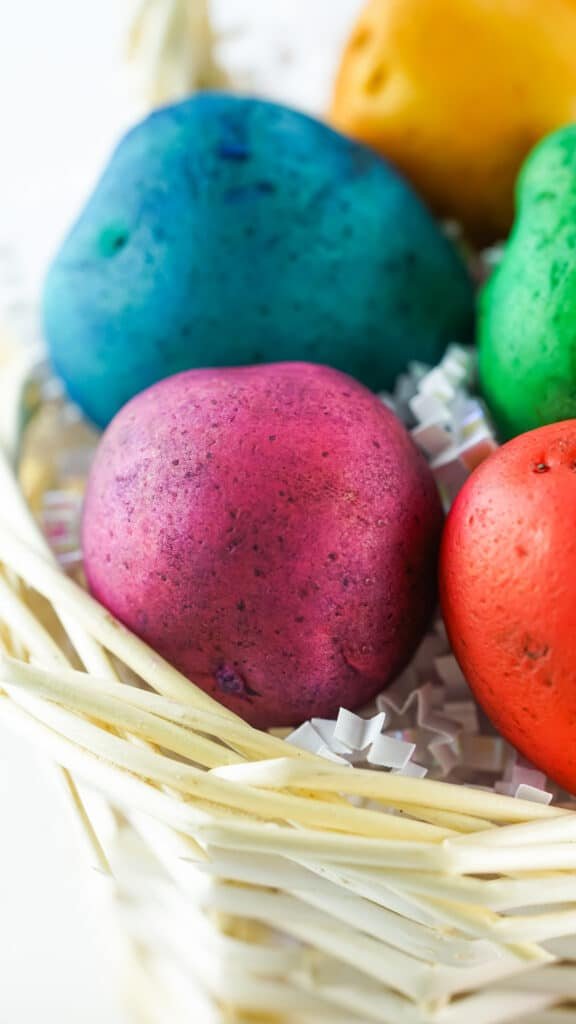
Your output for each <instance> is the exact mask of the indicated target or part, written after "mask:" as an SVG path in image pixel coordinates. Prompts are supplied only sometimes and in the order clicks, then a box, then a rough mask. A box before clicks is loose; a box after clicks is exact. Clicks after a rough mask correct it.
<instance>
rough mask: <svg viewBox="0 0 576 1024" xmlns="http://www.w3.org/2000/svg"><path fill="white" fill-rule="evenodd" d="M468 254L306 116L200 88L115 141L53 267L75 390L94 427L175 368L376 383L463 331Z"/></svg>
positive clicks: (389, 177) (362, 152) (462, 336)
mask: <svg viewBox="0 0 576 1024" xmlns="http://www.w3.org/2000/svg"><path fill="white" fill-rule="evenodd" d="M473 305H474V299H473V289H472V284H471V282H470V279H469V277H468V274H467V272H466V269H465V267H464V265H463V262H462V261H461V259H460V257H459V256H458V254H457V253H456V251H455V249H454V248H453V246H452V245H451V243H450V242H449V241H448V240H447V239H446V238H445V237H444V235H443V234H442V233H441V231H440V229H439V227H438V226H437V225H436V223H435V222H434V220H433V219H432V217H431V216H430V214H429V213H428V211H427V210H426V208H425V207H424V206H423V204H422V203H421V201H420V200H419V199H418V197H417V196H416V195H415V193H414V192H413V191H412V190H411V188H410V187H409V186H408V185H407V184H406V183H405V182H404V181H403V180H402V179H401V178H400V177H399V176H398V174H397V173H396V172H395V171H394V170H392V169H391V168H390V166H388V165H387V164H386V163H385V162H384V161H383V160H382V159H381V158H380V157H378V156H376V154H374V153H373V152H372V151H371V150H369V149H367V148H366V147H364V146H362V145H358V144H356V143H354V142H352V141H350V140H349V139H347V138H345V137H344V136H341V135H339V134H338V133H336V132H334V131H333V130H332V129H330V128H328V127H327V126H326V125H324V124H321V123H319V122H317V121H315V120H313V119H311V118H309V117H306V116H304V115H303V114H300V113H297V112H296V111H293V110H289V109H287V108H285V107H282V106H278V105H276V104H273V103H268V102H265V101H263V100H257V99H243V98H239V97H235V96H230V95H226V94H209V93H206V94H202V95H200V96H196V97H194V98H193V99H189V100H186V101H184V102H182V103H178V104H176V105H174V106H170V107H166V108H164V109H161V110H158V111H156V112H155V113H153V114H152V115H151V116H149V117H148V118H147V119H146V120H145V121H143V122H142V123H141V124H139V125H137V126H136V127H135V128H134V129H133V130H132V131H130V132H129V133H128V135H127V136H126V137H125V138H124V140H123V141H122V142H121V143H120V145H119V146H118V148H117V149H116V151H115V153H114V154H113V156H112V158H111V161H110V163H109V165H108V167H107V169H106V170H105V172H104V174H103V177H102V179H101V180H100V182H99V184H98V186H97V188H96V190H95V192H94V194H93V195H92V197H91V199H90V200H89V202H88V204H87V205H86V208H85V209H84V211H83V213H82V214H81V216H80V218H79V220H78V221H77V223H76V224H75V226H74V227H73V228H72V230H71V232H70V234H69V235H68V238H67V239H66V240H65V242H64V244H63V246H62V248H61V250H60V252H59V253H58V255H57V256H56V259H55V260H54V262H53V264H52V266H51V268H50V269H49V271H48V275H47V279H46V282H45V289H44V297H43V319H44V327H45V334H46V338H47V340H48V344H49V349H50V354H51V358H52V361H53V364H54V367H55V369H56V371H57V372H58V373H59V375H60V376H61V377H62V379H63V380H64V382H65V384H66V387H67V389H68V391H69V394H70V395H71V397H72V398H73V399H74V400H75V401H76V402H77V403H78V404H79V405H80V406H81V408H82V409H83V410H84V412H85V413H86V415H87V416H88V417H89V418H90V419H91V420H93V421H94V422H95V423H97V424H99V425H101V426H103V425H105V424H106V423H107V422H108V421H109V420H110V419H111V418H112V416H113V415H114V414H115V413H116V412H117V410H118V409H119V408H120V407H121V406H122V405H123V404H124V403H125V402H126V401H127V400H128V399H129V398H131V397H132V396H133V395H134V394H136V393H137V392H139V391H141V390H142V389H143V388H146V387H148V386H149V385H150V384H152V383H154V382H155V381H157V380H159V379H161V378H163V377H166V376H168V375H169V374H173V373H176V372H178V371H180V370H184V369H190V368H196V367H207V366H233V365H234V366H238V365H245V364H251V363H261V362H276V361H295V360H304V361H310V362H315V363H325V364H329V365H331V366H334V367H336V368H337V369H340V370H344V371H346V372H348V373H350V374H352V375H353V376H355V377H357V378H358V379H359V380H361V381H363V382H364V383H365V384H367V385H368V386H369V387H370V388H372V389H373V390H378V389H380V388H387V387H390V385H391V384H392V382H393V381H394V378H395V377H396V376H397V375H398V373H399V372H401V371H402V369H403V368H404V367H405V366H406V364H407V362H408V361H409V360H411V359H419V360H423V361H424V362H429V363H434V362H436V361H437V360H438V358H439V357H440V356H441V354H442V352H443V350H444V348H445V346H446V345H447V343H448V342H450V341H453V340H467V339H468V338H469V337H470V335H471V330H472V320H473Z"/></svg>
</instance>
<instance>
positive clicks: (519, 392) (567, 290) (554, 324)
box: [479, 125, 576, 437]
mask: <svg viewBox="0 0 576 1024" xmlns="http://www.w3.org/2000/svg"><path fill="white" fill-rule="evenodd" d="M575 324H576V125H571V126H570V127H569V128H564V129H562V130H561V131H559V132H556V133H555V134H554V135H551V136H550V137H549V138H547V139H545V141H544V142H542V143H541V144H540V145H539V146H538V147H537V149H536V150H535V151H534V153H533V154H532V155H531V156H530V158H529V159H528V161H527V163H526V165H525V167H524V170H523V172H522V176H521V178H520V180H519V185H518V214H517V220H516V225H515V228H514V232H513V234H512V237H511V239H510V242H509V244H508V246H507V248H506V251H505V255H504V259H503V262H502V263H501V264H500V267H499V268H498V270H497V271H496V272H495V273H494V274H493V276H492V278H491V279H490V281H489V283H488V285H487V287H486V289H485V291H484V295H483V299H482V303H481V317H480V327H479V347H480V378H481V385H482V389H483V392H484V396H485V398H486V401H487V403H488V405H489V407H490V410H491V412H492V414H493V417H494V420H495V422H496V424H497V426H498V428H499V430H500V432H501V434H502V436H503V437H512V436H514V435H515V434H519V433H522V432H523V431H526V430H532V429H533V428H535V427H539V426H542V425H543V424H545V423H551V422H553V421H554V420H564V419H568V418H571V417H573V416H576V329H575Z"/></svg>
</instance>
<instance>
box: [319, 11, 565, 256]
mask: <svg viewBox="0 0 576 1024" xmlns="http://www.w3.org/2000/svg"><path fill="white" fill-rule="evenodd" d="M575 50H576V4H574V0H546V2H544V3H543V2H542V0H369V2H368V3H367V4H366V7H365V8H364V10H363V12H362V14H361V15H360V18H359V21H358V23H357V25H356V27H355V29H354V31H353V33H352V35H351V37H350V41H349V43H348V46H347V47H346V50H345V52H344V54H343V57H342V62H341V66H340V70H339V74H338V78H337V82H336V87H335V92H334V98H333V103H332V110H331V120H332V122H333V124H335V125H336V127H337V128H339V129H340V131H344V132H346V133H348V134H350V135H351V136H353V137H354V138H357V139H361V140H362V141H364V142H367V143H368V144H369V145H371V146H374V148H375V149H377V150H378V152H380V153H381V154H382V155H383V156H385V157H387V158H388V159H389V160H391V161H392V162H393V163H394V164H395V165H396V166H397V167H398V168H399V169H400V170H401V171H402V173H404V174H405V175H406V177H407V178H408V180H409V181H411V182H412V183H413V185H414V186H415V188H416V189H417V190H418V191H419V192H420V194H421V195H422V196H424V198H425V199H426V200H427V202H428V203H429V204H430V206H431V207H432V209H434V210H435V211H436V212H437V213H438V214H439V215H441V216H445V217H451V218H454V219H455V220H457V221H458V222H459V223H461V224H463V225H464V227H465V229H466V232H467V234H468V235H469V237H470V238H472V239H473V240H475V241H476V242H478V243H481V244H482V243H488V242H494V241H498V240H500V239H502V238H504V237H506V235H507V233H508V231H509V229H510V226H511V224H512V219H513V190H514V182H515V179H516V176H517V174H518V171H519V169H520V166H521V164H522V162H523V160H524V159H525V157H526V156H527V154H528V153H529V151H530V150H531V149H532V147H533V146H534V145H535V143H536V142H538V140H539V139H541V138H543V137H544V136H545V135H547V134H548V133H549V132H551V131H554V130H555V129H556V128H559V127H560V126H561V125H564V124H569V123H570V122H571V121H573V120H574V110H575V105H576V63H575V61H574V52H575Z"/></svg>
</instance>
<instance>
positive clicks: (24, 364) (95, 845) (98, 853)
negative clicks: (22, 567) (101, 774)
mask: <svg viewBox="0 0 576 1024" xmlns="http://www.w3.org/2000/svg"><path fill="white" fill-rule="evenodd" d="M36 361H37V354H36V352H35V350H33V349H32V348H30V347H26V348H23V349H18V350H17V356H16V357H14V356H13V350H12V352H11V357H9V358H8V365H7V368H6V367H4V368H3V371H2V381H3V399H4V400H3V421H2V427H3V430H2V443H1V444H0V494H2V505H3V509H4V514H5V515H8V516H9V515H10V512H11V513H12V518H13V519H14V520H15V521H16V522H17V523H18V529H19V530H22V531H24V534H25V536H27V535H28V540H29V542H30V543H32V544H36V545H37V546H38V548H39V549H40V550H42V551H44V552H46V554H47V555H48V556H49V550H48V547H47V545H46V543H45V542H44V540H43V538H42V537H41V535H40V531H39V530H38V528H37V526H36V523H35V522H34V519H33V516H32V513H31V511H30V509H29V507H28V504H27V502H26V501H25V499H24V496H23V494H22V490H20V488H19V486H18V485H17V481H16V479H15V475H14V472H13V469H12V464H13V463H15V461H16V460H17V458H18V455H19V447H20V442H22V434H23V430H24V426H25V422H26V420H27V419H29V418H30V417H31V416H32V414H33V408H34V407H36V408H37V407H38V403H39V401H40V392H39V389H38V386H37V385H36V386H35V393H34V396H31V395H30V394H29V393H28V392H29V390H30V389H29V381H30V374H31V371H32V369H33V367H34V366H35V365H36ZM6 369H8V380H6ZM10 373H11V375H12V377H13V380H12V382H11V386H9V384H10V381H9V377H10ZM25 411H26V416H25V415H24V414H25ZM0 583H2V587H3V590H2V597H3V599H4V600H5V599H6V597H7V587H5V586H4V584H3V581H1V580H0ZM13 589H14V591H15V592H16V593H17V588H16V587H15V586H14V588H13ZM26 617H27V616H26V615H25V613H24V612H23V613H22V618H26ZM29 625H30V622H29ZM14 649H15V650H16V652H17V651H18V647H17V646H16V647H15V648H14ZM56 650H59V649H58V648H57V645H55V644H54V643H53V642H52V643H51V644H50V643H49V641H48V640H47V638H46V637H43V641H42V656H44V655H46V656H47V660H48V664H52V663H53V662H54V660H56V659H57V660H58V662H60V660H61V659H63V658H61V652H58V653H57V654H56ZM94 664H95V663H94ZM108 664H109V659H108V657H107V656H106V655H105V658H104V660H102V662H100V666H101V667H102V668H106V667H107V666H108ZM55 774H56V782H58V783H59V785H60V792H61V793H63V794H64V795H65V797H66V800H67V804H68V807H69V809H71V810H72V812H73V819H74V820H75V822H76V824H77V826H78V830H79V833H80V835H81V837H82V838H83V840H84V843H85V846H86V848H87V850H88V851H89V852H90V854H91V856H92V857H93V858H94V861H95V864H96V866H97V867H98V868H99V870H101V871H102V872H105V873H110V864H109V861H108V857H107V855H106V853H105V850H104V847H102V845H101V843H100V841H99V838H98V836H97V833H96V831H95V829H94V827H93V825H92V822H91V820H90V818H89V815H88V814H87V812H86V809H85V807H84V803H83V801H82V798H81V796H80V794H79V792H78V788H77V786H76V783H75V781H74V779H73V778H72V777H71V775H70V774H69V773H68V771H67V770H66V769H65V768H61V767H60V768H59V769H58V768H57V769H56V771H55Z"/></svg>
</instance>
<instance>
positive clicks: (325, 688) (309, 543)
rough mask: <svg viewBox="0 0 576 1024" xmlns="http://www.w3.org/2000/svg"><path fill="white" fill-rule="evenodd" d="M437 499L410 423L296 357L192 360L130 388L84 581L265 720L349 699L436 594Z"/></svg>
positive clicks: (412, 637) (89, 510)
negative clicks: (209, 364) (253, 362)
mask: <svg viewBox="0 0 576 1024" xmlns="http://www.w3.org/2000/svg"><path fill="white" fill-rule="evenodd" d="M442 518H443V517H442V511H441V507H440V502H439V499H438V495H437V492H436V488H435V484H434V480H433V478H432V475H431V473H430V470H429V468H428V466H427V464H426V462H425V460H424V459H423V457H422V456H421V455H420V454H419V452H418V451H417V450H416V448H415V446H414V445H413V443H412V441H411V439H410V437H409V436H408V434H407V432H406V430H405V429H404V427H403V426H402V425H401V424H400V423H399V421H398V420H397V419H396V418H395V416H394V415H393V414H392V413H391V412H390V411H389V410H388V409H387V408H386V407H385V406H384V405H383V404H382V403H381V402H380V401H379V400H378V399H377V398H376V397H375V396H374V395H373V394H372V393H371V392H369V391H368V390H367V389H366V388H364V387H363V386H362V385H361V384H358V383H357V382H355V381H353V380H352V379H351V378H349V377H347V376H345V375H344V374H342V373H339V372H338V371H335V370H331V369H328V368H325V367H321V366H314V365H310V364H305V363H284V364H274V365H271V366H258V367H248V368H246V367H245V368H239V369H230V370H221V369H218V370H192V371H189V372H187V373H182V374H178V375H177V376H175V377H171V378H168V379H167V380H164V381H162V382H161V383H159V384H156V385H154V386H153V387H151V388H150V389H149V390H147V391H144V392H142V393H141V394H140V395H138V396H137V397H136V398H134V399H132V401H130V402H129V403H128V404H127V405H126V406H124V408H123V409H122V410H121V411H120V413H118V415H117V416H116V418H115V419H114V420H113V422H112V423H111V425H110V426H109V428H108V430H107V431H106V433H105V434H104V437H103V439H102V441H101V443H100V447H99V449H98V452H97V454H96V458H95V461H94V464H93V467H92V471H91V474H90V479H89V483H88V490H87V495H86V502H85V508H84V518H83V547H84V557H85V565H86V574H87V578H88V582H89V586H90V589H91V591H92V593H93V594H94V595H95V596H96V597H97V598H98V599H99V600H100V601H101V602H102V603H103V604H104V605H105V606H106V607H107V608H109V609H110V611H112V612H113V613H114V614H115V615H116V616H118V618H119V619H120V620H121V621H122V622H124V623H125V624H126V625H127V626H129V627H130V628H131V629H132V630H133V631H134V632H136V633H137V634H138V635H139V636H141V637H143V638H144V639H145V640H146V641H147V642H148V643H149V644H150V645H151V646H152V647H154V648H155V649H156V650H157V651H159V652H160V653H161V654H163V655H164V657H166V658H167V659H168V660H170V661H171V662H172V663H173V664H174V665H176V666H178V668H180V669H181V670H182V671H183V672H184V673H185V674H186V675H188V677H189V678H190V679H192V680H194V682H196V683H197V684H198V685H199V686H201V687H202V688H203V689H204V690H206V691H207V692H209V693H210V694H212V696H214V697H215V698H216V699H217V700H219V701H221V702H222V703H223V704H225V705H226V706H227V707H229V708H232V709H233V710H234V711H236V712H237V713H238V714H239V715H241V716H242V717H243V718H245V719H247V720H248V721H249V722H251V723H252V724H254V725H256V726H260V727H263V728H266V727H270V726H279V725H292V724H295V723H297V722H300V721H302V720H304V719H306V718H308V717H310V716H315V715H318V716H329V715H333V714H335V713H336V712H337V710H338V708H339V707H340V705H345V706H346V707H348V708H354V707H358V706H359V705H362V704H363V703H365V702H366V701H367V700H369V699H370V698H371V697H373V696H374V695H375V694H376V693H377V692H378V691H379V690H381V689H382V688H383V687H384V686H385V685H386V683H387V682H388V681H389V680H390V679H391V678H392V677H393V676H394V675H395V674H396V673H397V672H398V671H399V670H400V669H401V668H402V667H403V666H404V664H405V663H406V662H407V660H408V659H409V657H410V655H411V654H412V652H413V650H414V648H415V647H416V645H417V643H418V641H419V640H420V638H421V636H422V633H423V631H424V629H425V627H426V624H427V622H428V620H429V617H430V615H431V613H432V610H433V607H434V602H435V572H436V560H437V549H438V544H439V537H440V531H441V526H442Z"/></svg>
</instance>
